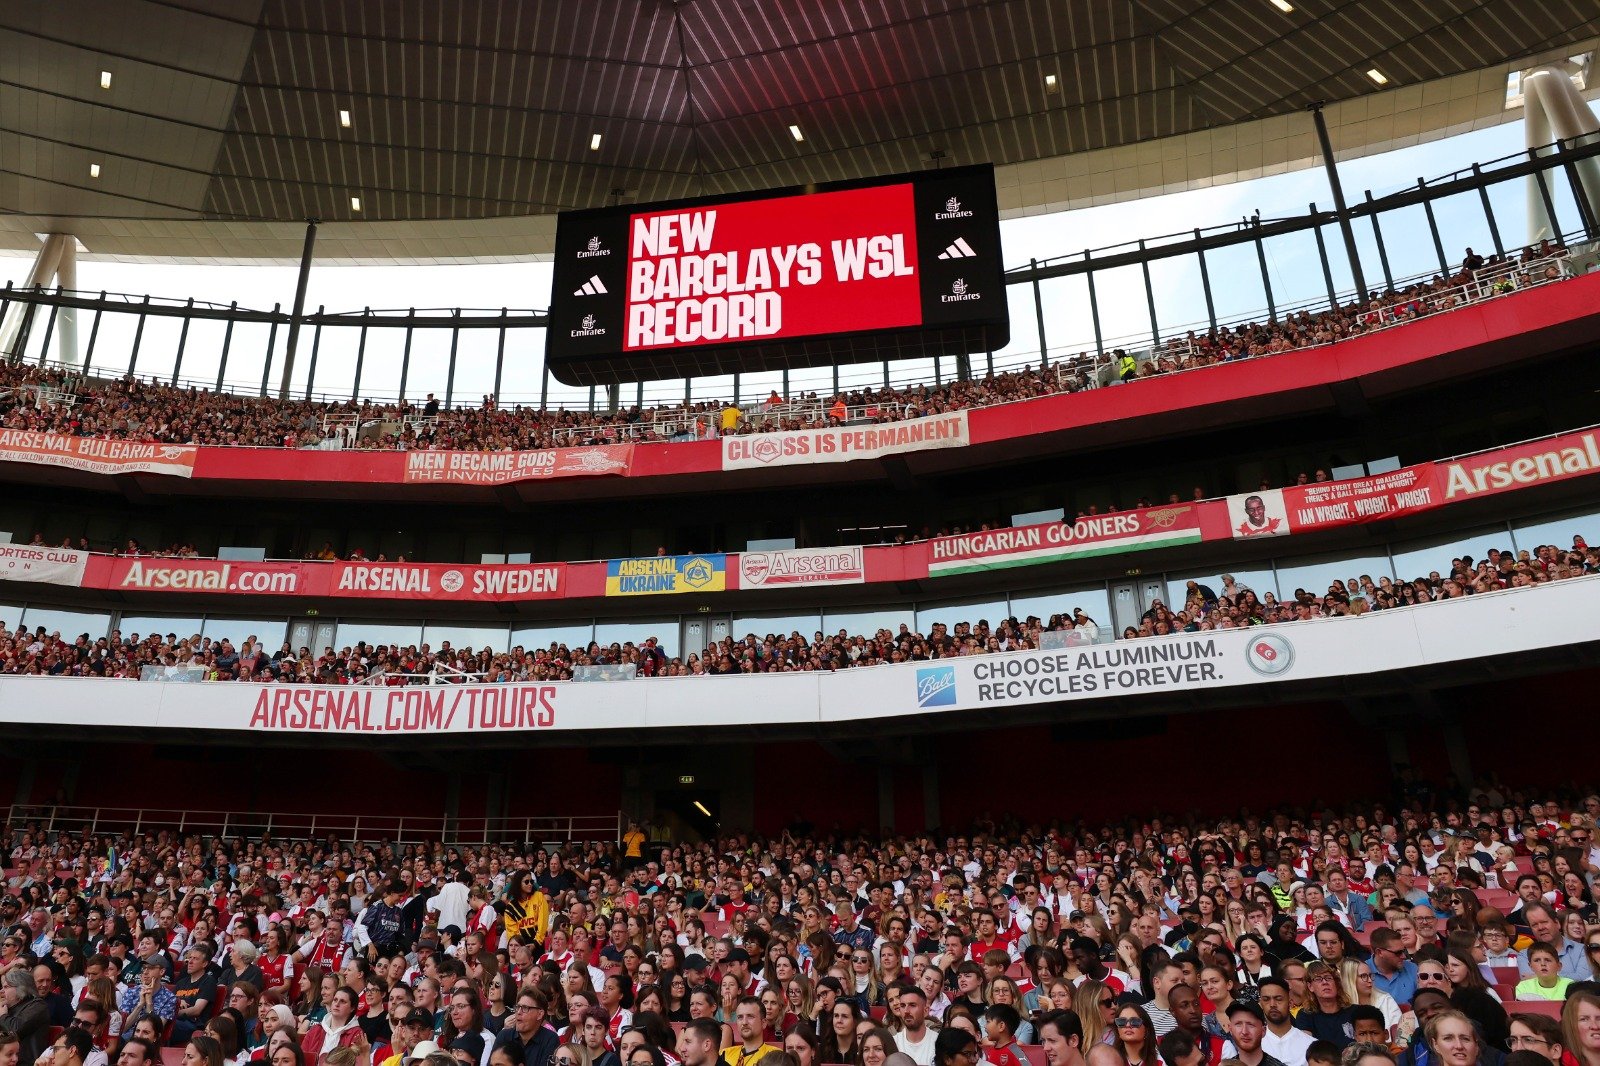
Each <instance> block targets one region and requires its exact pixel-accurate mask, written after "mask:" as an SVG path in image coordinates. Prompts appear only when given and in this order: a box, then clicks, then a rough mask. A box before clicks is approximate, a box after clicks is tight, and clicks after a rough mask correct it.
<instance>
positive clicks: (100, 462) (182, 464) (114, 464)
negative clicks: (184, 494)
mask: <svg viewBox="0 0 1600 1066" xmlns="http://www.w3.org/2000/svg"><path fill="white" fill-rule="evenodd" d="M198 451H199V449H198V448H196V447H195V446H194V445H190V444H150V443H146V442H142V441H131V440H106V439H104V438H101V437H68V436H64V435H62V434H60V433H34V432H31V431H28V430H22V429H4V430H0V463H37V464H40V465H43V466H64V467H67V468H69V469H72V470H86V471H88V472H89V473H91V474H166V475H168V476H170V477H193V476H194V459H195V455H196V454H197V453H198Z"/></svg>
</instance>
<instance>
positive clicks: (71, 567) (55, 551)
mask: <svg viewBox="0 0 1600 1066" xmlns="http://www.w3.org/2000/svg"><path fill="white" fill-rule="evenodd" d="M88 561H89V553H88V552H80V551H74V550H73V549H71V548H46V547H44V546H43V545H40V544H0V581H38V582H42V583H44V584H47V585H71V586H72V587H74V588H76V587H77V586H79V585H81V584H83V570H84V566H85V564H87V563H88Z"/></svg>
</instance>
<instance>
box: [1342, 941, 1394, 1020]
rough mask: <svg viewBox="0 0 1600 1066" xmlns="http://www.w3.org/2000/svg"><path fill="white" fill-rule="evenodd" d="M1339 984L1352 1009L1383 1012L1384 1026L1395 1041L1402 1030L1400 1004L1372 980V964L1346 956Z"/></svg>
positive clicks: (1343, 960)
mask: <svg viewBox="0 0 1600 1066" xmlns="http://www.w3.org/2000/svg"><path fill="white" fill-rule="evenodd" d="M1339 984H1340V985H1342V986H1343V987H1344V994H1345V997H1346V998H1347V999H1349V1000H1350V1005H1351V1006H1352V1007H1363V1006H1364V1007H1377V1008H1378V1009H1379V1010H1381V1011H1383V1024H1384V1026H1385V1027H1387V1028H1388V1030H1389V1039H1390V1040H1393V1039H1394V1037H1395V1034H1396V1033H1397V1032H1399V1030H1400V1018H1401V1011H1400V1004H1399V1003H1397V1002H1396V1001H1395V998H1394V997H1393V996H1391V995H1390V994H1389V993H1387V992H1385V991H1384V990H1383V989H1381V988H1378V987H1377V986H1376V985H1375V984H1374V983H1373V980H1372V964H1371V963H1366V962H1362V961H1361V960H1360V959H1352V958H1350V957H1348V956H1346V957H1345V958H1343V959H1340V960H1339Z"/></svg>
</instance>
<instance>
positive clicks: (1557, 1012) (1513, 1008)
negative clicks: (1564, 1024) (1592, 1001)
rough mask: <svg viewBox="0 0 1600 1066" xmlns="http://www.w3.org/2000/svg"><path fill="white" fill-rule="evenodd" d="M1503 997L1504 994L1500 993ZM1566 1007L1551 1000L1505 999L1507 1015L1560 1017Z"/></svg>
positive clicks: (1562, 1002) (1559, 1002)
mask: <svg viewBox="0 0 1600 1066" xmlns="http://www.w3.org/2000/svg"><path fill="white" fill-rule="evenodd" d="M1501 995H1502V996H1504V995H1505V993H1504V992H1502V993H1501ZM1564 1006H1566V1003H1565V1002H1564V1001H1559V1000H1553V999H1517V1000H1513V999H1511V998H1509V997H1508V998H1507V999H1506V1013H1507V1014H1544V1015H1547V1016H1549V1017H1551V1018H1560V1017H1561V1008H1562V1007H1564Z"/></svg>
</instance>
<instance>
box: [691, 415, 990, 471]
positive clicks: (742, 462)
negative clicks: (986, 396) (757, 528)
mask: <svg viewBox="0 0 1600 1066" xmlns="http://www.w3.org/2000/svg"><path fill="white" fill-rule="evenodd" d="M971 443H972V437H971V435H970V434H969V432H968V429H967V412H965V411H956V412H954V413H953V414H947V415H930V416H928V417H926V418H908V419H906V420H905V421H903V422H878V423H873V424H872V425H867V426H826V427H824V428H822V429H797V430H789V431H786V432H783V433H756V434H751V435H748V436H732V437H723V438H722V469H724V470H759V469H760V468H762V467H764V466H804V465H806V464H809V463H848V462H851V461H852V460H855V459H878V458H881V457H882V456H885V455H897V454H899V453H901V452H925V451H933V450H935V449H939V448H965V447H966V446H967V445H968V444H971Z"/></svg>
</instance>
